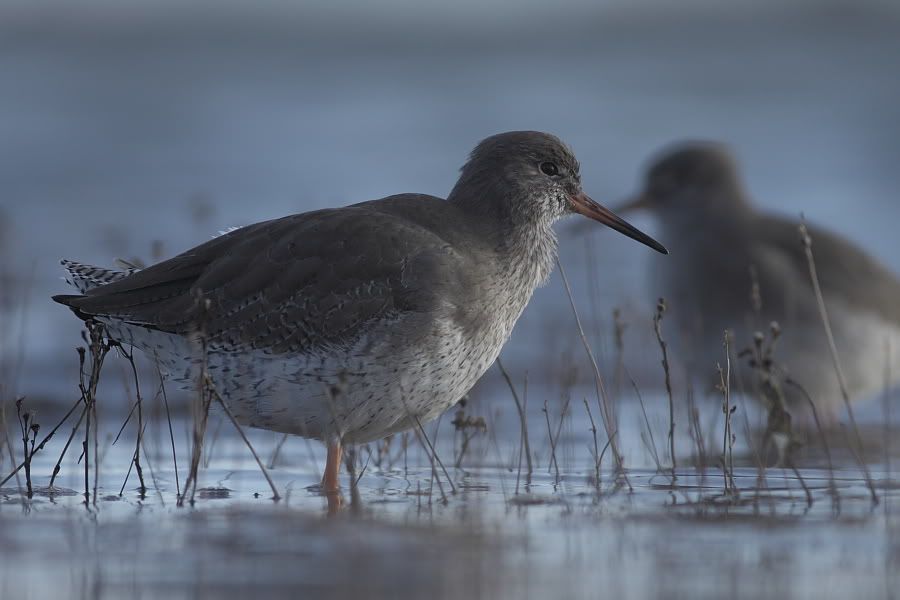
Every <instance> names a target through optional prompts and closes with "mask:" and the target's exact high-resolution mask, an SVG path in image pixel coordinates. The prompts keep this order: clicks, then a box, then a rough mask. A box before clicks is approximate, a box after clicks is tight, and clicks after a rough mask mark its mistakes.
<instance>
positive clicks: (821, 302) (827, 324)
mask: <svg viewBox="0 0 900 600" xmlns="http://www.w3.org/2000/svg"><path fill="white" fill-rule="evenodd" d="M798 229H799V231H800V243H801V244H802V246H803V252H804V254H805V255H806V262H807V265H808V266H809V277H810V280H811V281H812V286H813V292H815V295H816V304H818V307H819V316H820V317H821V318H822V325H823V327H824V328H825V337H826V338H827V339H828V350H829V351H830V353H831V360H832V362H833V364H834V371H835V373H836V374H837V378H838V384H839V386H840V389H841V398H843V400H844V407H845V408H846V409H847V417H848V418H849V419H850V427H851V428H852V429H853V435H854V438H855V441H856V444H857V446H858V447H859V448H862V438H861V437H860V434H859V427H858V426H857V425H856V417H855V416H854V415H853V407H852V406H851V405H850V394H849V393H848V392H847V380H846V378H845V377H844V371H843V369H842V368H841V361H840V358H839V357H838V351H837V345H836V344H835V342H834V334H833V333H832V331H831V321H830V320H829V318H828V309H827V308H826V307H825V298H824V296H823V295H822V287H821V285H819V276H818V275H817V273H816V261H815V259H814V257H813V252H812V238H811V237H810V235H809V230H807V228H806V223H805V222H804V221H803V218H802V215H801V221H800V225H799V227H798ZM859 467H860V469H862V472H863V477H865V480H866V486H867V487H868V489H869V494H870V495H871V497H872V502H873V503H874V504H877V503H878V494H877V493H876V491H875V485H874V484H873V483H872V476H871V474H870V473H869V467H868V466H867V465H866V463H865V462H864V461H862V460H861V461H860V462H859Z"/></svg>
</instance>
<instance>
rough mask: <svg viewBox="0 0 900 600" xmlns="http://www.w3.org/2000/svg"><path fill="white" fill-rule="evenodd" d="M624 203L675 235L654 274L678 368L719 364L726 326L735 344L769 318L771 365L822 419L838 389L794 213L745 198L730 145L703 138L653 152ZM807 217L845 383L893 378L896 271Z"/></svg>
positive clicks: (898, 332)
mask: <svg viewBox="0 0 900 600" xmlns="http://www.w3.org/2000/svg"><path fill="white" fill-rule="evenodd" d="M631 207H632V208H634V207H643V208H648V209H650V210H652V211H653V212H654V213H655V214H656V215H657V216H658V218H659V222H660V237H661V238H662V239H663V240H664V242H665V241H666V240H669V241H674V240H677V241H678V247H677V251H676V252H674V253H673V255H672V256H671V257H670V259H671V261H670V262H669V264H667V265H666V268H665V269H662V270H661V271H660V273H659V276H660V281H661V284H662V290H663V293H664V295H665V297H666V299H667V301H668V304H669V306H670V307H671V310H672V313H673V316H674V319H675V321H676V325H677V329H678V331H677V335H676V336H675V340H674V342H675V344H676V350H677V352H678V354H679V355H680V356H681V357H682V358H684V359H685V360H686V362H688V363H689V366H690V369H691V370H692V371H694V372H695V373H699V374H706V375H708V376H709V378H710V379H713V378H714V377H715V372H716V363H722V364H724V359H725V350H724V347H723V334H724V331H725V330H726V329H728V330H730V331H732V332H733V333H734V343H735V344H736V345H737V347H736V348H732V350H734V354H735V355H736V354H737V353H739V352H740V351H741V350H743V349H746V348H751V347H752V346H753V345H754V342H753V337H754V333H755V332H762V333H764V334H767V335H768V330H769V327H770V323H771V322H773V321H774V322H777V323H778V325H779V328H780V335H779V336H778V340H777V343H776V346H775V352H774V359H775V361H776V362H777V363H778V368H781V367H782V366H783V367H784V368H785V369H786V371H787V375H788V376H790V378H791V379H792V380H794V381H796V382H797V383H800V384H801V385H802V386H803V387H804V388H806V390H807V391H808V392H809V394H810V396H811V398H812V399H813V401H814V402H815V404H816V406H817V408H818V409H819V410H820V413H822V416H823V417H824V418H827V419H829V420H832V421H833V420H834V418H835V417H836V415H837V414H838V412H839V411H840V410H841V407H842V406H843V398H842V394H841V390H840V387H839V382H838V377H837V374H836V370H835V368H834V366H833V361H832V357H831V351H830V347H829V341H828V338H827V335H826V332H825V327H824V324H823V320H822V316H821V312H820V307H819V303H818V301H817V298H816V294H815V292H814V288H813V284H812V279H811V275H810V270H809V261H808V259H807V256H806V253H805V250H804V246H803V244H802V243H801V235H800V232H799V229H798V228H799V225H800V222H799V220H793V219H788V218H785V217H780V216H777V215H772V214H768V213H765V212H763V211H761V210H759V209H757V208H756V207H755V206H753V204H751V202H750V201H749V200H748V198H747V195H746V193H745V192H744V189H743V186H742V184H741V182H740V181H739V178H738V174H737V170H736V167H735V165H734V163H733V160H732V159H731V157H730V155H729V154H728V153H727V151H726V150H725V149H724V148H723V147H721V146H719V145H716V144H706V143H694V144H687V145H684V146H681V147H678V148H676V149H675V150H673V151H671V152H668V153H665V154H664V155H663V156H661V157H660V158H659V159H658V160H657V161H656V162H654V163H653V164H652V166H651V167H650V169H649V170H648V173H647V177H646V180H645V185H644V190H643V191H642V193H641V194H640V196H639V198H638V199H637V200H635V201H633V202H632V205H631ZM807 228H808V231H809V236H810V238H811V241H812V246H811V249H812V252H813V256H814V260H815V266H816V271H817V278H818V281H819V284H820V287H821V290H822V295H823V297H824V303H825V306H826V310H827V312H828V316H829V322H830V325H831V327H832V330H833V335H834V339H835V345H836V347H837V352H838V355H839V358H840V363H841V366H842V370H843V373H844V375H845V379H846V384H847V388H848V393H849V395H850V397H851V399H852V400H856V399H859V398H864V397H867V396H871V395H872V394H874V393H875V392H876V391H878V390H881V389H883V388H884V387H885V385H886V384H888V385H890V384H893V383H894V382H896V381H898V379H900V368H898V365H900V360H898V358H900V280H898V278H897V277H896V276H895V275H894V274H893V273H892V272H891V271H890V270H888V269H887V268H886V267H884V266H883V265H882V264H881V263H879V262H878V261H877V260H876V259H874V258H873V257H871V256H869V255H868V254H866V253H865V252H864V251H863V250H861V249H860V248H859V247H858V246H856V245H854V244H852V243H851V242H849V241H848V240H846V239H843V238H842V237H840V236H838V235H836V234H834V233H831V232H829V231H826V230H824V229H822V228H820V227H816V226H812V225H807ZM891 371H892V375H888V373H889V372H891ZM784 391H785V394H786V396H787V399H788V401H789V404H790V405H791V408H793V409H794V410H795V411H797V412H802V411H804V410H805V409H806V408H807V405H808V402H807V401H806V400H805V398H803V397H802V393H801V392H799V390H797V389H795V388H794V387H793V386H785V390H784Z"/></svg>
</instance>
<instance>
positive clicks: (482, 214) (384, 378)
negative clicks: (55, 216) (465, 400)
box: [55, 132, 664, 441]
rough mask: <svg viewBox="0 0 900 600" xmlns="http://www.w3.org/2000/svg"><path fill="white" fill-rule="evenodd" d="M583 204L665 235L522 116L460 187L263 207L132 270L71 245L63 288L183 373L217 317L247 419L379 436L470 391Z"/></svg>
mask: <svg viewBox="0 0 900 600" xmlns="http://www.w3.org/2000/svg"><path fill="white" fill-rule="evenodd" d="M573 212H580V213H582V214H585V215H587V216H590V217H592V218H594V219H596V220H598V221H601V222H603V223H605V224H607V225H609V226H611V227H613V228H615V229H617V230H619V231H622V232H623V233H625V234H627V235H629V236H631V237H634V238H635V239H638V240H640V241H642V242H644V243H646V244H648V245H651V246H652V247H654V248H656V249H658V250H660V251H664V249H663V248H662V247H661V246H659V244H657V243H656V242H654V241H653V240H651V239H650V238H648V237H647V236H645V235H643V234H641V233H640V232H638V231H637V230H635V229H634V228H632V227H631V226H630V225H628V224H627V223H625V222H624V221H622V220H621V219H618V218H617V217H615V216H614V215H612V213H610V212H609V211H607V210H606V209H604V208H602V207H601V206H600V205H598V204H596V203H594V202H593V201H592V200H590V198H588V197H587V196H586V195H585V194H584V193H583V192H582V191H581V181H580V175H579V168H578V163H577V161H576V160H575V158H574V156H573V155H572V153H571V151H570V150H569V149H568V148H566V147H565V145H563V144H562V143H561V142H560V141H559V140H558V139H557V138H555V137H553V136H551V135H548V134H543V133H539V132H511V133H506V134H500V135H496V136H493V137H490V138H487V139H486V140H484V141H483V142H481V143H480V144H479V145H478V147H476V148H475V150H474V151H473V152H472V155H471V157H470V159H469V161H468V162H467V163H466V165H465V166H464V167H463V169H462V172H461V175H460V178H459V181H458V183H457V184H456V186H455V187H454V189H453V191H452V192H451V193H450V195H449V197H448V199H447V200H442V199H439V198H435V197H432V196H425V195H420V194H402V195H397V196H391V197H388V198H383V199H381V200H374V201H371V202H364V203H362V204H356V205H353V206H348V207H344V208H336V209H326V210H319V211H315V212H309V213H304V214H298V215H292V216H288V217H284V218H282V219H276V220H273V221H266V222H263V223H257V224H255V225H250V226H247V227H243V228H240V229H237V230H235V231H233V232H230V233H228V234H225V235H223V236H221V237H218V238H215V239H213V240H211V241H209V242H206V243H205V244H202V245H200V246H197V247H196V248H193V249H191V250H188V251H187V252H185V253H183V254H181V255H179V256H176V257H174V258H172V259H170V260H167V261H164V262H161V263H159V264H156V265H153V266H151V267H149V268H147V269H144V270H141V271H138V272H135V273H131V274H122V275H116V274H115V273H113V274H108V273H104V272H100V271H98V270H96V269H91V268H89V267H84V266H81V265H77V264H76V263H71V262H69V263H67V268H68V270H69V271H70V274H71V276H72V278H73V280H74V281H73V282H74V283H75V284H76V285H78V287H79V288H80V289H81V290H82V292H83V293H82V294H80V295H71V296H56V297H55V299H56V300H57V301H59V302H61V303H63V304H66V305H67V306H69V307H71V308H72V309H73V310H74V311H75V312H76V314H78V316H80V317H81V318H84V319H96V320H98V321H100V322H102V323H104V324H105V326H106V328H107V330H108V331H109V334H110V336H111V337H113V338H114V339H117V340H120V341H122V342H123V343H126V344H133V345H135V346H137V347H139V348H141V349H143V350H145V351H147V352H150V353H153V354H156V355H157V356H158V357H159V358H160V360H161V361H162V362H163V363H164V364H165V365H166V367H167V368H168V370H169V371H170V372H172V373H174V375H175V376H176V377H178V378H180V379H181V380H183V381H185V382H191V381H192V380H193V379H194V378H196V376H197V372H196V363H197V361H196V360H195V359H196V357H197V356H196V353H197V350H198V344H197V343H196V342H197V339H198V336H200V334H199V333H198V332H202V338H203V340H204V341H205V347H206V348H207V349H208V365H209V369H210V373H211V374H212V376H213V379H214V382H215V384H216V386H217V388H218V389H219V391H220V393H222V395H223V396H224V398H225V400H226V402H227V403H228V404H229V406H230V408H231V409H232V411H233V412H234V413H235V414H236V415H237V417H238V418H239V419H240V420H241V421H243V422H244V423H247V424H249V425H252V426H258V427H264V428H267V429H273V430H277V431H284V432H289V433H296V434H301V435H304V436H307V437H314V438H319V439H324V440H341V441H368V440H373V439H377V438H380V437H383V436H385V435H387V434H390V433H392V432H395V431H398V430H401V429H404V428H408V427H410V426H411V425H412V424H413V423H414V421H415V419H419V420H421V421H423V422H424V421H425V420H427V419H429V418H433V417H434V416H436V415H438V414H439V413H440V412H442V411H443V410H445V409H446V408H447V407H449V406H451V405H452V404H454V403H455V402H456V401H457V400H459V398H460V397H461V396H462V395H463V394H464V393H465V392H466V391H468V389H469V388H470V387H471V386H472V385H473V384H474V383H475V381H476V380H477V379H478V378H479V377H480V376H481V375H482V373H484V371H485V370H486V369H487V368H488V367H489V366H490V364H491V363H492V362H493V361H494V360H495V358H496V357H497V355H498V353H499V351H500V348H501V346H502V345H503V343H504V342H505V341H506V339H507V338H508V336H509V334H510V332H511V330H512V327H513V325H514V323H515V321H516V319H517V318H518V317H519V315H520V314H521V312H522V310H523V309H524V308H525V305H526V304H527V302H528V300H529V299H530V297H531V294H532V293H533V291H534V289H535V288H536V287H537V286H538V285H540V284H541V282H543V281H544V280H545V279H546V278H547V276H548V274H549V273H550V271H551V269H552V267H553V262H554V259H555V256H556V237H555V234H554V232H553V230H552V228H551V226H552V224H553V222H554V221H556V220H557V219H558V218H560V217H562V216H564V215H566V214H570V213H573ZM107 282H109V283H107Z"/></svg>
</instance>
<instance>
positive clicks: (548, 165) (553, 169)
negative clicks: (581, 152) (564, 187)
mask: <svg viewBox="0 0 900 600" xmlns="http://www.w3.org/2000/svg"><path fill="white" fill-rule="evenodd" d="M540 169H541V173H543V174H544V175H547V176H549V177H556V176H557V175H559V167H557V166H556V165H555V164H554V163H552V162H542V163H541V166H540Z"/></svg>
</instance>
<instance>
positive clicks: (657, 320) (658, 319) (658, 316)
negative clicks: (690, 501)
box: [653, 298, 678, 482]
mask: <svg viewBox="0 0 900 600" xmlns="http://www.w3.org/2000/svg"><path fill="white" fill-rule="evenodd" d="M665 312H666V300H665V298H660V299H659V301H658V302H657V303H656V312H655V313H654V314H653V331H654V332H655V333H656V341H657V343H659V349H660V351H661V352H662V367H663V373H665V383H666V395H667V396H668V398H669V458H670V459H671V460H672V481H673V482H674V481H675V480H677V479H678V477H677V475H675V469H676V468H677V463H676V458H675V400H674V398H673V397H672V378H671V375H670V372H669V351H668V346H667V345H666V342H665V340H664V339H663V335H662V318H663V314H664V313H665Z"/></svg>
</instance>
